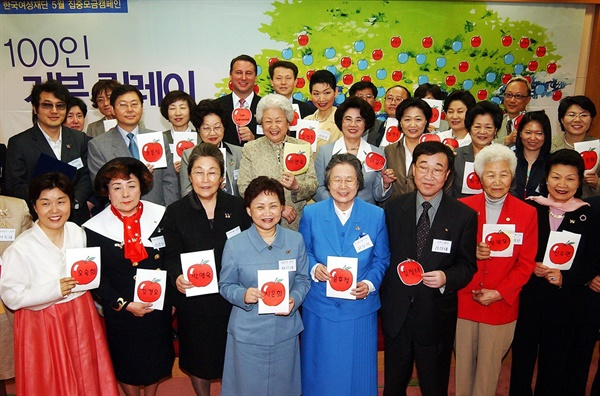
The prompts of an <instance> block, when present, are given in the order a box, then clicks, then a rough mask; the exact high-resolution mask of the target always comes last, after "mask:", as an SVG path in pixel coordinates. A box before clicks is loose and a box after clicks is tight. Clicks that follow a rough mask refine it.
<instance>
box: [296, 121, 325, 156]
mask: <svg viewBox="0 0 600 396" xmlns="http://www.w3.org/2000/svg"><path fill="white" fill-rule="evenodd" d="M290 129H291V128H290ZM318 131H319V121H317V120H298V123H297V124H296V138H297V139H300V140H304V141H305V142H307V143H308V144H310V148H311V150H312V152H313V153H316V152H317V135H318Z"/></svg>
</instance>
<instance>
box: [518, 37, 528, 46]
mask: <svg viewBox="0 0 600 396" xmlns="http://www.w3.org/2000/svg"><path fill="white" fill-rule="evenodd" d="M529 43H530V41H529V38H528V37H523V38H522V39H521V40H519V47H521V48H523V49H525V48H527V47H529Z"/></svg>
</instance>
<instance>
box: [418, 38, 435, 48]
mask: <svg viewBox="0 0 600 396" xmlns="http://www.w3.org/2000/svg"><path fill="white" fill-rule="evenodd" d="M421 44H422V45H423V48H431V46H432V45H433V38H432V37H431V36H427V37H423V40H421Z"/></svg>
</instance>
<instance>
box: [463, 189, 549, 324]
mask: <svg viewBox="0 0 600 396" xmlns="http://www.w3.org/2000/svg"><path fill="white" fill-rule="evenodd" d="M460 201H462V202H463V203H464V204H466V205H467V206H469V207H470V208H472V209H474V210H475V211H476V212H477V241H478V242H481V241H482V232H483V224H485V218H486V213H485V197H484V194H483V193H481V194H477V195H473V196H470V197H466V198H461V199H460ZM497 224H514V225H515V230H516V232H517V233H523V243H522V244H521V245H515V246H514V250H513V255H512V257H493V258H491V259H488V260H477V273H476V274H475V276H473V279H472V280H471V282H470V283H469V284H468V285H467V286H466V287H465V288H463V289H461V290H459V291H458V317H459V318H461V319H467V320H472V321H474V322H481V323H486V324H491V325H500V324H506V323H510V322H513V321H515V320H517V316H518V314H519V293H520V292H521V288H522V287H523V285H524V284H525V283H527V281H528V280H529V277H530V276H531V274H532V273H533V270H534V269H535V255H536V253H537V246H538V229H537V212H536V210H535V208H533V207H532V206H531V205H528V204H526V203H524V202H523V201H521V200H519V199H517V198H515V197H513V196H512V195H510V194H509V195H508V196H507V197H506V200H505V201H504V205H503V206H502V211H501V212H500V217H498V223H497ZM482 288H483V289H491V290H498V292H500V294H501V295H502V300H500V301H496V302H495V303H493V304H491V305H488V306H487V307H484V306H483V305H481V304H479V303H478V302H476V301H475V300H473V298H472V295H471V292H472V291H473V290H478V289H482Z"/></svg>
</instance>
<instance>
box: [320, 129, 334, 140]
mask: <svg viewBox="0 0 600 396" xmlns="http://www.w3.org/2000/svg"><path fill="white" fill-rule="evenodd" d="M330 136H331V133H330V132H329V131H324V130H322V129H319V132H317V138H319V139H322V140H327V141H329V137H330Z"/></svg>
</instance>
